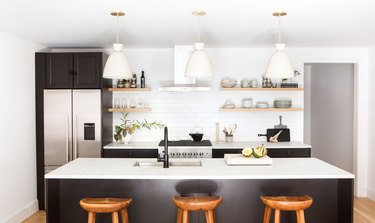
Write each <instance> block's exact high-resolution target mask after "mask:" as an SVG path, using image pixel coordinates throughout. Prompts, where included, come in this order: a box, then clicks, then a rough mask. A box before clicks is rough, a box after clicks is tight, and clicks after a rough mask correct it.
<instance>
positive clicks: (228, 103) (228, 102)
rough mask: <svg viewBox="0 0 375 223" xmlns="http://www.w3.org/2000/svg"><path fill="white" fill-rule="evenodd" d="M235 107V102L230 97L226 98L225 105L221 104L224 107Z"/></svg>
mask: <svg viewBox="0 0 375 223" xmlns="http://www.w3.org/2000/svg"><path fill="white" fill-rule="evenodd" d="M235 107H236V105H235V103H234V102H233V101H232V100H230V99H228V100H226V101H225V105H224V106H223V108H225V109H232V108H235Z"/></svg>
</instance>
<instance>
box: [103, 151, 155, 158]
mask: <svg viewBox="0 0 375 223" xmlns="http://www.w3.org/2000/svg"><path fill="white" fill-rule="evenodd" d="M103 157H104V158H155V159H156V158H157V157H158V149H103Z"/></svg>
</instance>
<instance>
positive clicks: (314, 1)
mask: <svg viewBox="0 0 375 223" xmlns="http://www.w3.org/2000/svg"><path fill="white" fill-rule="evenodd" d="M0 3H1V7H0V29H3V30H5V31H8V32H12V33H15V34H18V35H20V36H23V37H25V38H29V39H32V40H34V41H37V42H39V43H42V44H44V45H46V46H49V47H110V46H111V44H112V43H113V42H114V41H115V34H116V18H114V17H112V16H110V15H109V14H110V12H111V11H114V10H123V11H125V12H126V14H127V15H126V16H125V17H122V18H121V23H120V24H121V31H120V32H121V42H123V43H124V44H125V47H173V45H175V44H191V43H192V42H194V41H195V40H196V32H197V31H196V30H197V28H196V26H197V20H196V18H195V17H193V16H192V15H191V12H192V11H193V10H196V9H203V10H205V11H206V12H207V16H205V17H204V18H203V20H202V40H203V42H205V43H206V47H265V46H273V44H274V43H275V42H276V40H277V38H276V37H277V19H276V18H275V17H273V16H272V15H271V14H272V12H274V11H279V10H285V11H287V12H288V16H286V17H283V19H282V34H283V35H282V39H283V42H285V43H286V44H287V46H289V47H366V46H372V45H375V13H374V12H373V11H374V8H375V1H374V0H298V1H297V0H257V1H255V0H231V1H229V0H63V1H61V0H60V1H59V0H32V1H31V0H11V1H10V0H0Z"/></svg>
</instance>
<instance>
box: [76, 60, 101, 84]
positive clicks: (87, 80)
mask: <svg viewBox="0 0 375 223" xmlns="http://www.w3.org/2000/svg"><path fill="white" fill-rule="evenodd" d="M73 57H74V76H73V77H74V78H73V80H74V81H73V87H74V88H100V80H101V75H102V54H101V53H75V54H73Z"/></svg>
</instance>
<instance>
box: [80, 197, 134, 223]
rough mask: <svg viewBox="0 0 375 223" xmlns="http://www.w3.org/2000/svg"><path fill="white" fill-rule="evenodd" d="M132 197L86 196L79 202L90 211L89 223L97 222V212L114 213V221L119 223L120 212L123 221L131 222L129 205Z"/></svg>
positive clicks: (124, 222)
mask: <svg viewBox="0 0 375 223" xmlns="http://www.w3.org/2000/svg"><path fill="white" fill-rule="evenodd" d="M131 202H132V199H131V198H84V199H82V200H81V201H80V202H79V204H80V205H81V207H82V208H83V209H84V210H86V211H87V212H89V217H88V221H87V222H88V223H95V220H96V214H97V213H112V223H119V218H118V217H119V215H118V212H120V213H121V221H122V223H129V216H128V206H129V205H130V203H131Z"/></svg>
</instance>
